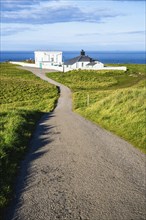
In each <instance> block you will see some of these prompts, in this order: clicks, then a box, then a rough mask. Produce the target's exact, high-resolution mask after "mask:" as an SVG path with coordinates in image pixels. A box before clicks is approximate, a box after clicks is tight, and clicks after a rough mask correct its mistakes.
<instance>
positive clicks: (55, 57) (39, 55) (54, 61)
mask: <svg viewBox="0 0 146 220" xmlns="http://www.w3.org/2000/svg"><path fill="white" fill-rule="evenodd" d="M34 54H35V64H36V65H37V66H40V65H45V63H46V64H47V66H48V65H50V66H51V65H52V66H53V65H61V64H62V52H61V51H35V52H34Z"/></svg>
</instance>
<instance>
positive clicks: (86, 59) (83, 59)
mask: <svg viewBox="0 0 146 220" xmlns="http://www.w3.org/2000/svg"><path fill="white" fill-rule="evenodd" d="M93 61H94V60H93V59H92V58H90V57H89V56H85V55H80V56H78V57H75V58H73V59H70V60H68V61H66V62H65V63H64V64H65V65H72V64H74V63H77V62H93Z"/></svg>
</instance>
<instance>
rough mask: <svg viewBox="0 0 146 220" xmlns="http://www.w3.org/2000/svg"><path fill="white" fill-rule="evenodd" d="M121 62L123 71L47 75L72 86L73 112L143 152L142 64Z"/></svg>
mask: <svg viewBox="0 0 146 220" xmlns="http://www.w3.org/2000/svg"><path fill="white" fill-rule="evenodd" d="M125 65H126V66H127V71H126V72H123V71H89V70H88V71H87V70H86V71H81V70H78V71H77V70H76V71H70V72H67V73H48V74H47V76H48V77H50V78H52V79H55V80H56V81H59V82H61V83H62V84H65V85H67V86H68V87H70V88H71V89H72V91H73V106H74V111H76V112H77V113H79V114H81V115H82V116H84V117H86V118H87V119H89V120H91V121H93V122H95V123H97V124H100V125H101V126H102V127H104V128H106V129H108V130H110V131H112V132H113V133H116V134H118V135H119V136H121V137H123V138H124V139H126V140H128V141H129V142H130V143H132V144H133V145H134V146H135V147H137V148H139V149H140V150H142V151H143V152H145V153H146V148H145V147H146V145H145V134H146V132H145V131H146V130H145V107H146V105H145V102H144V100H145V82H146V81H145V80H146V65H138V64H125ZM88 96H89V105H87V103H88V101H87V99H88V98H87V97H88Z"/></svg>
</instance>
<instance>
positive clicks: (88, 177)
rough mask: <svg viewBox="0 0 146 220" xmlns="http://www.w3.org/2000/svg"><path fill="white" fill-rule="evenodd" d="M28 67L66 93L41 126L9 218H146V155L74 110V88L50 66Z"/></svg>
mask: <svg viewBox="0 0 146 220" xmlns="http://www.w3.org/2000/svg"><path fill="white" fill-rule="evenodd" d="M25 69H27V70H30V71H32V72H33V73H34V74H35V75H37V76H39V77H40V78H42V79H43V80H46V81H48V82H50V83H53V84H55V85H57V86H60V90H61V93H60V98H59V101H58V105H57V107H56V109H55V110H54V111H53V112H52V113H48V114H45V115H44V117H43V118H42V119H41V121H40V123H39V124H38V126H37V128H36V131H35V133H34V136H33V138H32V141H31V150H30V152H29V153H28V155H27V156H26V159H25V160H24V161H23V163H22V168H21V173H20V175H19V177H18V181H17V185H16V192H15V198H14V200H13V202H12V204H11V206H10V207H9V209H8V211H7V214H8V215H7V217H6V219H8V220H9V219H11V220H12V219H13V220H14V219H15V220H16V219H17V220H29V219H30V220H58V219H59V220H60V219H61V220H65V219H66V220H144V219H145V217H146V215H145V209H144V208H145V207H144V203H145V197H144V195H145V193H144V191H145V163H144V159H145V156H144V154H142V153H141V152H140V151H139V150H137V149H135V148H134V147H133V146H132V145H130V144H129V143H127V142H126V141H124V140H122V139H121V138H119V137H117V136H115V135H113V134H111V133H110V132H108V131H106V130H104V129H102V128H100V127H98V126H96V125H95V124H93V123H91V122H90V121H88V120H86V119H84V118H82V117H81V116H79V115H77V114H75V113H73V112H72V101H71V91H70V90H69V88H67V87H65V86H63V85H61V84H60V83H57V82H55V81H53V80H51V79H48V78H47V77H46V76H45V72H48V70H41V73H40V70H39V69H35V68H25Z"/></svg>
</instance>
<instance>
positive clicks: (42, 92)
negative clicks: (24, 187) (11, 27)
mask: <svg viewBox="0 0 146 220" xmlns="http://www.w3.org/2000/svg"><path fill="white" fill-rule="evenodd" d="M0 77H1V84H0V116H1V121H0V207H4V206H5V205H6V204H7V201H8V196H9V194H10V192H11V190H12V188H11V186H12V183H13V180H14V177H15V174H16V171H17V168H18V164H19V161H20V160H21V159H22V157H23V155H24V153H25V151H26V149H27V146H28V142H29V139H30V137H31V134H32V132H33V130H34V128H35V125H36V122H37V121H38V120H39V119H40V117H41V116H42V114H43V113H45V112H50V111H51V110H53V108H54V105H55V103H56V101H57V99H58V91H57V89H56V87H55V86H53V85H50V84H49V83H47V82H45V81H43V80H41V79H39V78H38V77H36V76H34V75H33V74H32V73H30V72H28V71H26V70H20V69H18V68H17V67H16V66H15V65H12V64H7V63H1V64H0Z"/></svg>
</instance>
